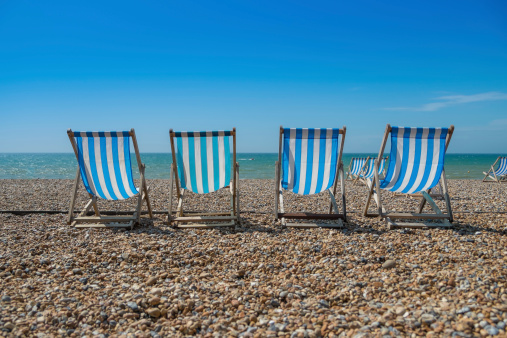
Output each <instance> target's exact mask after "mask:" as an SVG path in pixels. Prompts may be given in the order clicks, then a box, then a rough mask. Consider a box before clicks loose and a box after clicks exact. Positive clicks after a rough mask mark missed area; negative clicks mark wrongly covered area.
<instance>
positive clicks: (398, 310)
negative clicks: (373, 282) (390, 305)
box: [394, 306, 407, 316]
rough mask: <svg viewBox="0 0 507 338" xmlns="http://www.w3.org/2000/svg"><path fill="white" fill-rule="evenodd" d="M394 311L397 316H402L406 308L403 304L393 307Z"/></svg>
mask: <svg viewBox="0 0 507 338" xmlns="http://www.w3.org/2000/svg"><path fill="white" fill-rule="evenodd" d="M394 312H395V313H396V315H397V316H403V315H404V314H405V312H407V309H405V308H404V307H403V306H397V307H396V308H395V309H394Z"/></svg>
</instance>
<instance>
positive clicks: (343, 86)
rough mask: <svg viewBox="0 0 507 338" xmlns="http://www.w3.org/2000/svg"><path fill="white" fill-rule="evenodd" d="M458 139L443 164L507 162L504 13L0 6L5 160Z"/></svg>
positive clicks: (497, 4) (232, 4)
mask: <svg viewBox="0 0 507 338" xmlns="http://www.w3.org/2000/svg"><path fill="white" fill-rule="evenodd" d="M386 123H391V124H392V125H404V126H449V125H450V124H454V125H455V127H456V130H455V134H454V136H453V141H452V142H451V146H450V149H449V151H450V152H489V153H503V154H505V153H507V3H505V1H491V0H485V1H467V0H465V1H463V0H460V1H442V0H440V1H383V2H380V1H350V2H348V1H347V2H346V1H313V2H308V1H304V2H303V1H301V2H298V1H276V2H273V1H221V2H210V1H178V2H175V1H138V2H135V1H107V2H103V1H100V2H99V1H86V2H84V1H83V2H74V1H50V2H33V1H23V0H18V1H2V0H0V152H71V147H70V143H69V141H68V138H67V134H66V130H67V129H68V128H72V129H74V130H125V129H130V128H132V127H134V128H135V129H136V133H137V137H138V141H139V146H140V149H141V152H168V151H169V137H168V130H169V128H173V129H175V130H213V129H229V128H232V127H233V126H234V127H236V128H237V130H238V151H239V152H276V151H277V146H278V145H277V143H278V137H277V135H278V134H277V133H278V127H279V126H280V125H284V126H287V127H335V126H343V125H346V126H347V137H346V142H345V152H376V151H378V148H379V146H380V141H381V137H382V134H383V131H384V129H385V124H386Z"/></svg>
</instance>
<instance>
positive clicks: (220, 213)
mask: <svg viewBox="0 0 507 338" xmlns="http://www.w3.org/2000/svg"><path fill="white" fill-rule="evenodd" d="M230 214H231V213H230V212H186V213H183V216H181V217H192V216H228V215H230Z"/></svg>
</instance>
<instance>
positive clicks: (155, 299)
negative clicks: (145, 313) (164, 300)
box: [148, 296, 160, 306]
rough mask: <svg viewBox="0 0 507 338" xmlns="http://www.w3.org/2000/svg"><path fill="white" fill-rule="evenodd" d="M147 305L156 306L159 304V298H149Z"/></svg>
mask: <svg viewBox="0 0 507 338" xmlns="http://www.w3.org/2000/svg"><path fill="white" fill-rule="evenodd" d="M148 303H150V305H153V306H156V305H158V304H160V298H159V297H156V296H155V297H153V298H150V300H149V301H148Z"/></svg>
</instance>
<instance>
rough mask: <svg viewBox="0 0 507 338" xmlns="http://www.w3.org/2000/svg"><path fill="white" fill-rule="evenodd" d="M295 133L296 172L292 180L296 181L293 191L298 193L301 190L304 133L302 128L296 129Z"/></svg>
mask: <svg viewBox="0 0 507 338" xmlns="http://www.w3.org/2000/svg"><path fill="white" fill-rule="evenodd" d="M295 133H296V142H295V146H294V155H295V156H294V174H293V175H292V180H293V182H294V183H293V187H292V191H293V192H295V193H298V192H299V185H300V184H301V182H300V177H301V175H302V172H301V157H302V152H303V150H302V149H301V137H302V134H303V130H302V129H295Z"/></svg>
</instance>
